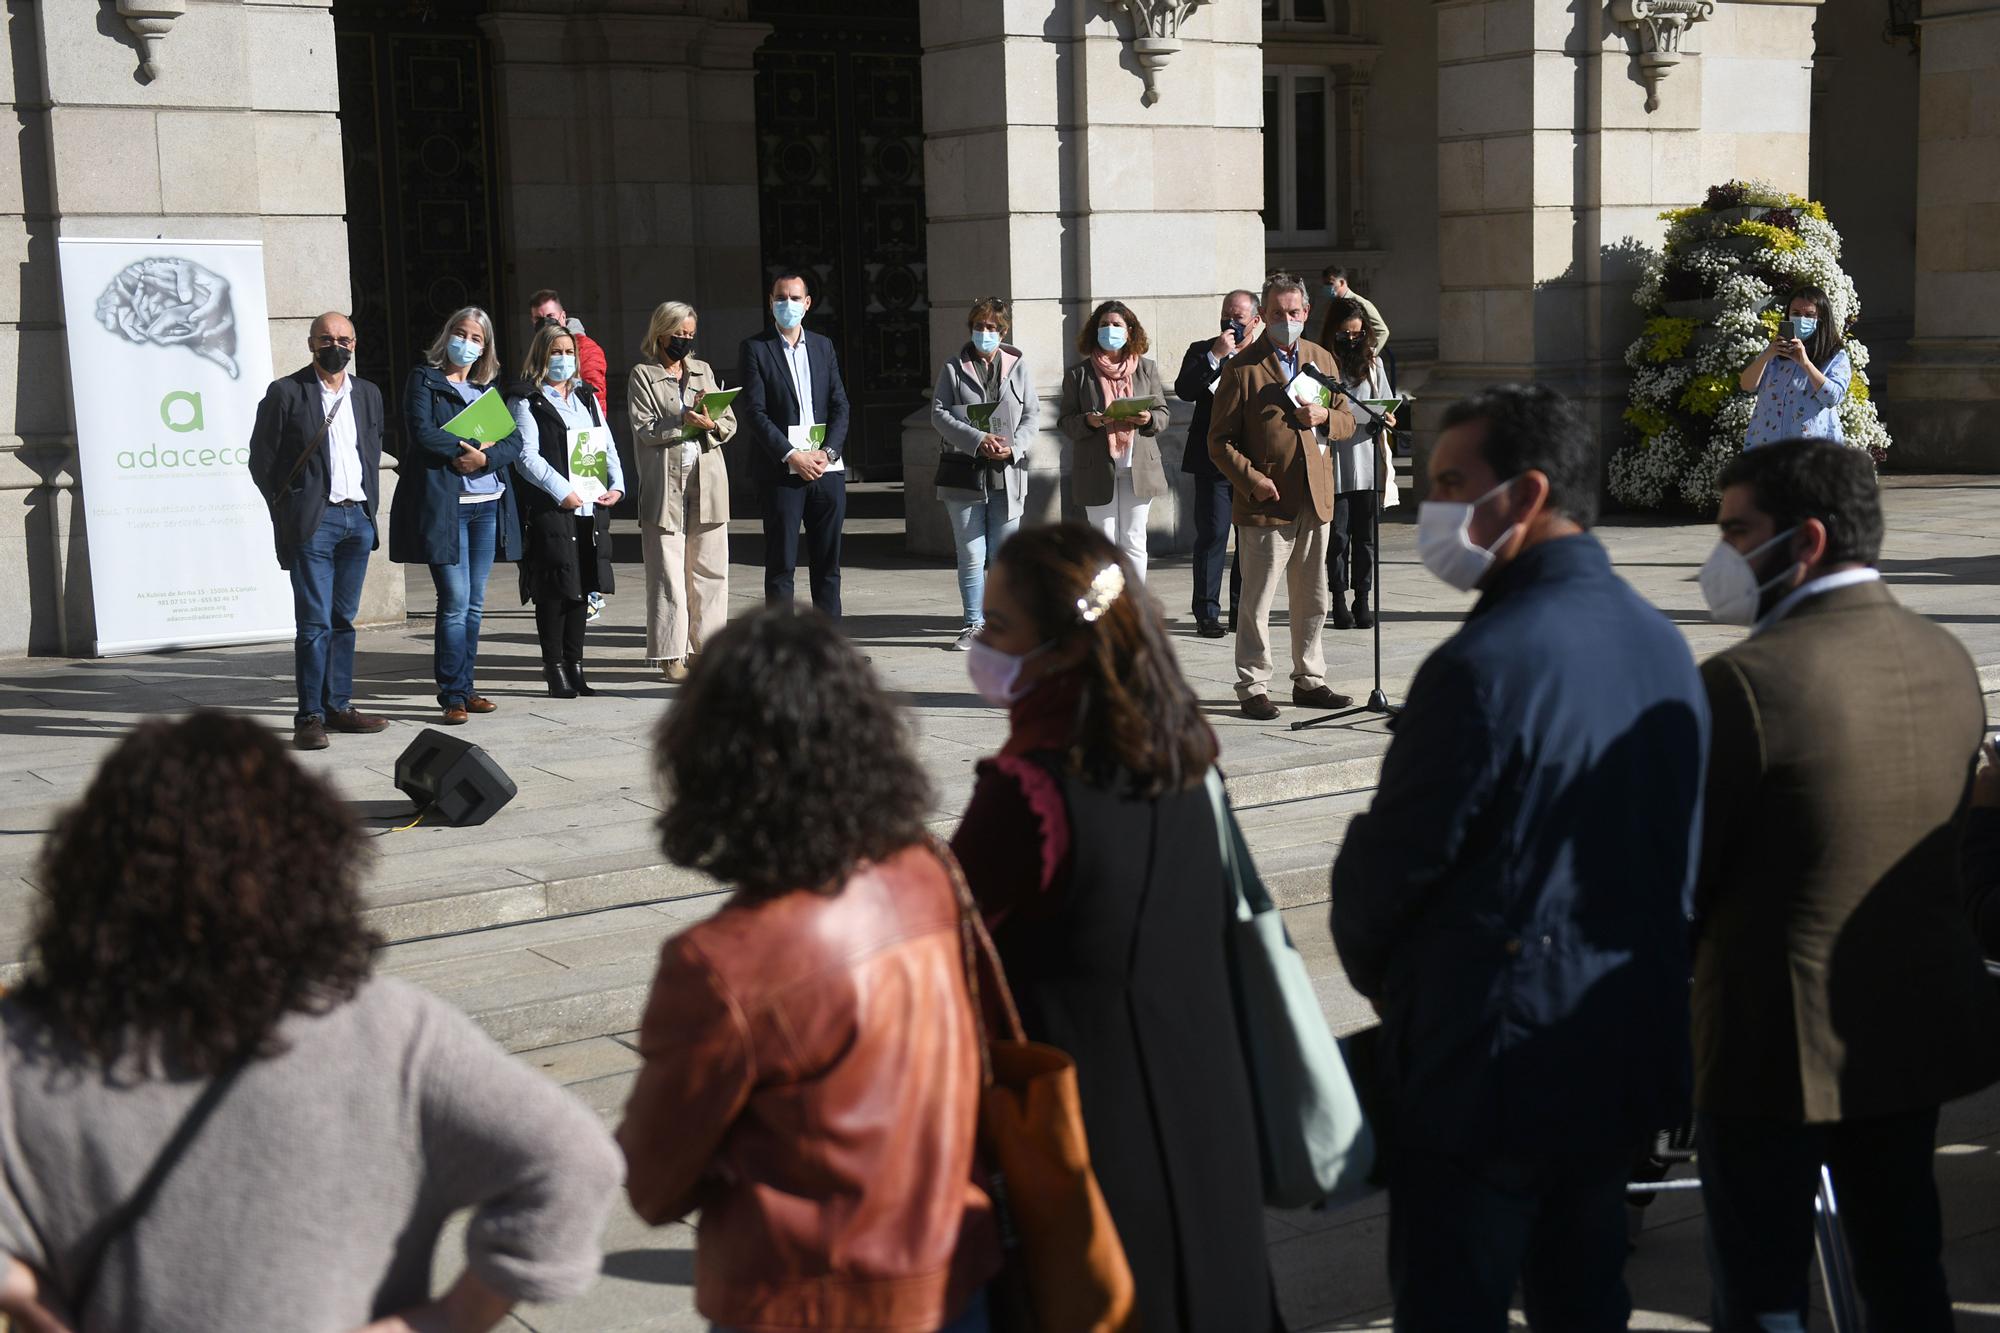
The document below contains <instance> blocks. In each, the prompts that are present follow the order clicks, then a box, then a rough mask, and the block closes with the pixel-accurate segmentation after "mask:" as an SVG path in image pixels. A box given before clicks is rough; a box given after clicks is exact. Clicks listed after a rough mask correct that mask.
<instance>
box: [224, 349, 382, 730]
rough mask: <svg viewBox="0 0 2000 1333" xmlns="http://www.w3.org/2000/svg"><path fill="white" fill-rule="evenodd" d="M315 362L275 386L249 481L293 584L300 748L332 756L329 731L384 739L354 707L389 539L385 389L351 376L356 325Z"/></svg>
mask: <svg viewBox="0 0 2000 1333" xmlns="http://www.w3.org/2000/svg"><path fill="white" fill-rule="evenodd" d="M306 349H307V350H308V351H310V352H311V353H312V364H311V365H308V366H306V367H305V368H303V369H301V370H298V371H294V372H293V373H292V374H290V375H287V376H285V377H284V378H283V379H279V380H273V381H272V382H271V387H270V388H269V389H267V390H266V391H265V393H264V401H263V402H262V403H259V404H258V406H257V422H256V425H255V426H254V427H253V428H252V430H251V433H250V476H251V478H252V479H253V480H254V481H256V483H257V489H258V490H259V491H261V492H263V495H264V502H265V504H267V505H268V506H269V507H270V510H271V530H272V537H273V540H274V542H275V544H276V546H277V550H278V564H279V565H280V566H281V567H282V568H284V569H286V570H288V571H289V572H290V573H291V576H292V614H293V618H294V620H295V622H296V637H295V638H294V640H293V644H292V664H293V674H294V676H295V678H296V681H297V684H298V697H299V707H298V712H297V714H296V716H295V717H294V718H293V723H294V730H293V733H292V744H293V745H294V746H296V747H297V748H299V749H301V750H324V749H325V748H326V733H327V731H328V729H329V728H330V729H332V730H334V731H343V732H358V733H365V732H376V731H380V730H382V729H383V728H384V727H386V726H388V725H389V723H388V722H387V720H385V719H383V718H379V717H371V716H370V715H368V714H366V713H363V712H359V711H357V710H356V709H355V707H354V700H353V697H352V696H353V690H354V616H355V613H356V612H357V611H359V610H360V608H361V584H362V581H363V580H364V579H365V578H366V577H367V575H368V554H369V552H371V551H373V550H374V549H375V548H376V547H377V546H378V545H380V541H379V539H378V538H377V535H376V531H375V513H376V509H377V507H378V505H379V503H380V500H381V470H382V391H381V390H380V389H378V388H376V387H375V386H374V385H372V384H370V383H369V382H368V381H366V380H364V379H361V378H359V377H358V376H356V375H353V374H351V373H349V371H348V368H347V367H348V363H349V362H350V361H351V360H352V359H353V357H354V325H353V324H352V323H350V322H349V321H348V319H347V316H345V315H342V314H338V313H335V312H332V311H329V312H328V313H326V314H324V315H321V316H320V317H319V318H318V319H316V320H314V321H313V322H312V329H311V331H310V332H308V333H307V335H306Z"/></svg>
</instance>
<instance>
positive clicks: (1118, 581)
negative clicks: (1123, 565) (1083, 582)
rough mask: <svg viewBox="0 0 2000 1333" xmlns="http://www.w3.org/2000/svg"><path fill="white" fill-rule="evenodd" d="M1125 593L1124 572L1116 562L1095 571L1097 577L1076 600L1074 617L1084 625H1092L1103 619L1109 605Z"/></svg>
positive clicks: (1109, 607)
mask: <svg viewBox="0 0 2000 1333" xmlns="http://www.w3.org/2000/svg"><path fill="white" fill-rule="evenodd" d="M1124 591H1125V571H1124V570H1122V569H1120V568H1119V567H1118V565H1117V564H1116V562H1113V563H1112V564H1108V565H1106V566H1105V567H1104V568H1102V569H1100V570H1098V571H1097V577H1096V578H1093V579H1092V580H1091V581H1090V587H1089V588H1087V589H1085V590H1084V594H1083V596H1081V597H1079V598H1077V599H1076V617H1077V619H1078V620H1079V621H1081V622H1082V623H1083V624H1086V625H1094V624H1096V623H1097V622H1098V621H1099V620H1102V619H1103V618H1104V613H1105V612H1106V611H1109V610H1110V609H1111V604H1112V603H1113V602H1115V601H1117V600H1118V598H1119V597H1120V596H1121V595H1123V593H1124Z"/></svg>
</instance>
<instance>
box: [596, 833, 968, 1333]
mask: <svg viewBox="0 0 2000 1333" xmlns="http://www.w3.org/2000/svg"><path fill="white" fill-rule="evenodd" d="M978 1043H979V1037H978V1029H977V1027H976V1026H975V1019H974V1016H973V1012H972V1005H971V998H970V996H969V995H968V993H967V988H966V983H965V956H964V953H963V949H962V945H961V942H960V935H959V909H958V903H957V901H956V899H955V897H954V895H953V892H952V888H951V884H950V881H949V880H948V879H947V877H946V874H945V870H944V867H943V866H942V865H941V864H940V863H939V861H938V859H937V857H936V856H935V855H933V854H932V853H931V851H930V850H929V849H928V848H925V847H911V848H908V849H906V850H905V851H902V852H900V853H898V854H897V855H896V856H894V857H892V858H891V859H889V860H887V861H884V862H881V863H878V864H873V865H864V866H862V867H860V868H858V869H857V870H856V871H855V872H854V873H853V874H852V875H851V876H849V878H848V880H847V883H846V884H845V885H843V886H842V887H841V889H840V891H839V892H838V893H834V894H823V893H818V892H815V891H813V890H810V889H799V890H796V891H794V892H791V893H788V894H784V895H782V896H779V897H776V898H769V899H762V900H758V899H749V898H743V897H739V898H737V899H735V900H732V901H731V902H730V903H729V904H728V905H727V906H725V907H724V908H723V909H722V911H721V912H719V913H717V914H716V915H715V916H714V917H711V918H710V919H709V920H707V921H703V922H701V923H699V924H698V925H695V926H693V927H691V928H690V929H688V930H686V931H684V932H683V933H681V934H680V935H677V936H675V937H674V938H673V939H671V940H669V941H667V944H666V947H665V949H664V950H663V952H662V956H661V960H660V970H659V974H658V975H657V976H656V977H655V978H654V980H653V988H652V994H651V996H650V997H649V998H648V999H647V1001H646V1011H645V1017H644V1019H643V1020H642V1021H641V1023H640V1027H639V1054H640V1055H641V1056H642V1057H643V1058H644V1060H645V1064H644V1066H643V1067H642V1068H641V1069H640V1071H639V1077H638V1081H637V1082H636V1083H635V1084H634V1086H633V1089H632V1099H631V1100H630V1101H629V1102H628V1103H627V1104H626V1107H625V1121H624V1123H623V1124H622V1125H620V1126H619V1129H618V1142H619V1144H620V1146H621V1147H623V1148H624V1150H625V1161H626V1168H627V1174H626V1181H625V1189H626V1192H627V1194H628V1195H629V1196H630V1198H631V1200H632V1207H633V1209H634V1211H636V1212H637V1213H638V1214H639V1216H641V1217H643V1218H645V1219H646V1220H647V1221H648V1222H651V1223H654V1224H658V1223H661V1222H666V1221H671V1220H673V1219H675V1218H680V1217H685V1216H686V1215H687V1214H688V1213H690V1212H692V1211H694V1210H695V1209H697V1208H699V1209H700V1210H701V1228H700V1232H699V1234H698V1238H697V1240H696V1243H695V1262H694V1269H695V1308H696V1309H698V1310H700V1311H701V1313H702V1314H704V1315H706V1316H707V1317H708V1318H709V1319H711V1320H714V1321H715V1322H716V1323H718V1324H723V1325H727V1326H729V1327H732V1328H741V1329H746V1330H753V1331H757V1333H762V1331H767V1330H796V1329H806V1328H867V1329H874V1330H879V1331H881V1333H929V1331H930V1330H933V1329H937V1328H940V1327H942V1326H943V1325H945V1324H948V1323H950V1322H951V1321H952V1320H953V1319H955V1318H957V1317H958V1316H959V1315H961V1314H962V1313H964V1311H965V1308H966V1305H967V1303H968V1302H969V1301H970V1300H971V1299H972V1296H973V1293H974V1292H975V1291H977V1290H978V1288H979V1287H980V1286H982V1285H983V1284H984V1283H985V1282H986V1281H987V1279H989V1278H990V1277H992V1276H993V1274H994V1272H995V1271H996V1270H997V1269H998V1268H999V1266H1000V1249H999V1240H998V1234H997V1230H996V1227H995V1223H994V1217H993V1210H992V1205H991V1203H990V1201H989V1200H988V1199H987V1197H986V1194H985V1192H984V1191H983V1190H982V1189H981V1188H980V1186H979V1185H978V1184H976V1183H974V1182H975V1172H974V1163H973V1142H974V1137H975V1134H976V1131H977V1119H978V1112H979V1091H980V1074H979V1044H978Z"/></svg>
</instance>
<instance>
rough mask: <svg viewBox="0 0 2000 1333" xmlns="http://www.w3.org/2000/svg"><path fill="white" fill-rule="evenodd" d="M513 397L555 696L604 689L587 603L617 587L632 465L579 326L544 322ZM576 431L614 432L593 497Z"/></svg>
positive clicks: (527, 525)
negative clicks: (590, 639) (584, 371)
mask: <svg viewBox="0 0 2000 1333" xmlns="http://www.w3.org/2000/svg"><path fill="white" fill-rule="evenodd" d="M507 405H508V406H509V407H510V408H512V409H513V413H514V425H515V427H516V428H517V429H518V430H519V431H520V432H521V458H520V461H519V462H517V463H515V464H514V471H515V472H516V473H517V474H518V475H519V476H520V477H521V478H522V480H523V481H524V482H526V483H527V484H526V485H522V486H517V487H515V488H514V489H515V494H516V496H517V497H518V499H519V502H520V506H521V600H522V601H523V602H533V603H534V606H535V637H536V639H537V640H538V641H539V642H540V644H541V649H542V674H543V676H544V677H545V678H546V679H547V681H548V685H549V693H550V694H551V695H552V696H554V697H555V698H558V699H574V698H576V696H577V695H579V694H586V695H587V694H595V693H597V691H596V690H594V689H592V688H591V687H590V684H589V683H588V682H587V681H585V680H584V678H583V630H584V625H585V623H586V622H587V620H588V617H587V615H586V614H585V612H586V610H587V608H588V606H589V601H588V599H589V597H590V594H592V593H608V592H610V591H611V589H612V577H611V508H612V506H613V505H615V504H617V503H618V501H619V500H621V499H623V498H624V495H625V470H624V468H623V467H622V466H620V464H619V462H618V446H617V444H616V443H615V442H613V441H612V440H611V438H610V431H609V429H608V428H607V427H606V426H605V424H604V409H603V408H602V407H600V406H599V405H598V402H597V390H596V389H594V388H592V387H591V385H590V382H589V381H588V380H585V379H584V378H583V377H582V375H581V373H580V371H579V370H578V357H577V342H576V335H575V334H573V333H571V332H570V331H569V330H568V329H566V328H564V327H563V326H562V325H560V324H544V325H542V326H541V327H540V328H538V329H536V330H535V340H534V342H532V343H530V344H529V345H528V358H527V360H526V361H525V362H523V363H522V365H521V380H520V383H518V384H516V385H514V386H513V387H512V388H510V389H509V390H508V391H507ZM577 431H597V432H601V433H602V434H603V435H604V437H605V438H604V443H605V445H606V448H605V450H604V469H605V476H604V478H603V480H602V482H601V484H602V485H603V486H604V491H603V493H602V494H601V495H597V496H595V499H594V500H586V499H584V498H583V495H582V494H580V493H578V491H577V489H576V485H575V482H574V481H573V477H574V475H575V469H576V468H577V467H579V466H583V467H589V466H590V465H591V463H590V460H579V459H577V458H575V457H573V456H572V447H571V438H572V433H573V432H577ZM579 438H581V437H579ZM594 457H595V453H594V451H592V458H593V459H594Z"/></svg>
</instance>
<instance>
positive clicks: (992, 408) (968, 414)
mask: <svg viewBox="0 0 2000 1333" xmlns="http://www.w3.org/2000/svg"><path fill="white" fill-rule="evenodd" d="M999 410H1000V404H998V403H970V404H967V406H966V409H965V419H966V420H967V421H969V422H971V423H972V425H973V427H974V429H977V430H983V431H985V432H986V433H987V434H988V435H991V434H992V433H993V414H994V413H995V412H997V411H999Z"/></svg>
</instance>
